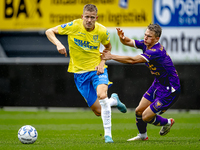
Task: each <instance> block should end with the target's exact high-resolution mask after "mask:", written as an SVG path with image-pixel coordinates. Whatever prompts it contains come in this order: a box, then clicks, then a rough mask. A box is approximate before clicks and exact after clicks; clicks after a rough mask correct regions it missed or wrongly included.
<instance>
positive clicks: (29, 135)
mask: <svg viewBox="0 0 200 150" xmlns="http://www.w3.org/2000/svg"><path fill="white" fill-rule="evenodd" d="M37 137H38V133H37V131H36V129H35V128H34V127H32V126H31V125H25V126H23V127H21V128H20V129H19V131H18V139H19V140H20V142H22V143H23V144H32V143H34V142H35V141H36V140H37Z"/></svg>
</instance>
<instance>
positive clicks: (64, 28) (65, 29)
mask: <svg viewBox="0 0 200 150" xmlns="http://www.w3.org/2000/svg"><path fill="white" fill-rule="evenodd" d="M75 26H76V22H75V21H72V22H69V23H65V24H62V25H59V26H58V33H59V34H60V35H69V34H71V33H73V32H74V31H75V29H76V28H75Z"/></svg>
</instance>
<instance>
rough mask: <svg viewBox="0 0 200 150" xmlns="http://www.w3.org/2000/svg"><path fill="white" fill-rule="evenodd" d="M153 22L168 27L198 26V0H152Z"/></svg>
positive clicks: (199, 11) (199, 15)
mask: <svg viewBox="0 0 200 150" xmlns="http://www.w3.org/2000/svg"><path fill="white" fill-rule="evenodd" d="M153 17H154V23H158V24H159V25H161V26H168V27H177V26H183V27H191V26H194V27H200V0H154V3H153Z"/></svg>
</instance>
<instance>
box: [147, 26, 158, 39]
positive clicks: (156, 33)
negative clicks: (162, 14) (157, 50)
mask: <svg viewBox="0 0 200 150" xmlns="http://www.w3.org/2000/svg"><path fill="white" fill-rule="evenodd" d="M147 29H149V30H150V31H154V32H155V36H156V37H160V36H161V33H162V28H161V27H160V26H159V25H158V24H150V25H149V26H148V27H147Z"/></svg>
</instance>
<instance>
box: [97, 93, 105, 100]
mask: <svg viewBox="0 0 200 150" xmlns="http://www.w3.org/2000/svg"><path fill="white" fill-rule="evenodd" d="M97 97H98V99H105V98H106V97H107V94H106V93H103V92H101V93H97Z"/></svg>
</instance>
